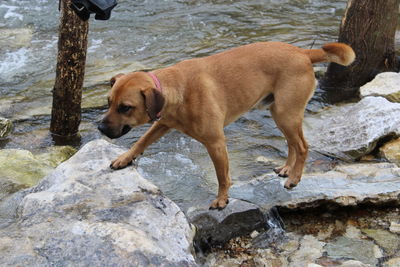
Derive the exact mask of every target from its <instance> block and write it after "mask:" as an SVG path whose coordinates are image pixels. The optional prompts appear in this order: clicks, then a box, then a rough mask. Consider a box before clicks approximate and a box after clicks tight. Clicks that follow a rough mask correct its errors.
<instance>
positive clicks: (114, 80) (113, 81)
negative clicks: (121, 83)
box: [110, 73, 125, 87]
mask: <svg viewBox="0 0 400 267" xmlns="http://www.w3.org/2000/svg"><path fill="white" fill-rule="evenodd" d="M124 75H125V74H123V73H118V74H117V75H115V76H114V77H112V78H111V79H110V85H111V87H113V85H114V83H115V82H116V81H117V80H118V79H119V78H121V77H122V76H124Z"/></svg>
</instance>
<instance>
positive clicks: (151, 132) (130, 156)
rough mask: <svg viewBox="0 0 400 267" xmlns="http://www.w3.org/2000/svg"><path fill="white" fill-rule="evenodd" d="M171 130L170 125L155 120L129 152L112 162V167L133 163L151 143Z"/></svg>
mask: <svg viewBox="0 0 400 267" xmlns="http://www.w3.org/2000/svg"><path fill="white" fill-rule="evenodd" d="M169 130H170V128H169V127H168V126H166V125H163V124H160V123H159V122H155V123H154V124H153V125H152V126H151V127H150V129H148V130H147V132H146V133H145V134H144V135H143V136H142V137H140V138H139V140H138V141H137V142H136V143H135V144H134V145H133V146H132V147H131V148H130V149H129V150H128V151H127V152H125V153H123V154H122V155H120V156H119V157H118V158H117V159H115V160H113V161H112V162H111V165H110V167H111V169H114V170H118V169H122V168H125V167H126V166H128V165H129V164H131V163H132V161H133V160H135V159H136V158H137V157H138V156H139V155H140V154H142V153H143V152H144V150H145V149H146V148H147V147H148V146H149V145H151V144H152V143H154V142H155V141H157V140H158V139H159V138H161V137H162V136H163V135H164V134H166V133H167V132H168V131H169Z"/></svg>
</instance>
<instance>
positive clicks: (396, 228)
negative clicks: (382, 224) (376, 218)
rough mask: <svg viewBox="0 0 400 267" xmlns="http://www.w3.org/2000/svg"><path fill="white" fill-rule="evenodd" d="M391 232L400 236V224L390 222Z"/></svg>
mask: <svg viewBox="0 0 400 267" xmlns="http://www.w3.org/2000/svg"><path fill="white" fill-rule="evenodd" d="M389 230H390V232H392V233H395V234H400V223H397V222H390V228H389Z"/></svg>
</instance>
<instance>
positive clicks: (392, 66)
mask: <svg viewBox="0 0 400 267" xmlns="http://www.w3.org/2000/svg"><path fill="white" fill-rule="evenodd" d="M399 2H400V0H348V2H347V8H346V12H345V14H344V17H343V19H342V23H341V25H340V32H339V42H343V43H346V44H349V45H350V46H351V47H352V48H353V49H354V52H355V53H356V61H355V62H354V63H353V64H352V65H350V66H348V67H343V66H341V65H338V64H336V63H331V64H329V66H328V70H327V72H326V74H325V76H324V77H323V78H322V80H321V88H323V89H325V90H326V91H327V92H328V94H329V93H330V97H329V98H331V101H333V102H338V101H342V100H346V99H348V98H351V97H355V96H358V92H359V87H360V86H362V85H364V84H365V83H367V82H369V81H371V80H372V79H373V78H374V77H375V76H376V75H377V74H378V73H380V72H384V71H395V70H397V69H398V66H397V59H396V56H395V48H394V41H395V33H396V25H397V19H398V12H399ZM332 97H333V99H332Z"/></svg>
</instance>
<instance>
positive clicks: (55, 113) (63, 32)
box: [50, 0, 89, 137]
mask: <svg viewBox="0 0 400 267" xmlns="http://www.w3.org/2000/svg"><path fill="white" fill-rule="evenodd" d="M70 4H71V0H61V1H60V25H59V39H58V56H57V67H56V80H55V84H54V89H53V106H52V112H51V124H50V132H51V133H52V134H54V135H56V136H64V137H71V136H76V135H77V134H78V130H79V124H80V121H81V100H82V85H83V78H84V74H85V63H86V51H87V36H88V30H89V22H88V21H83V20H81V19H80V18H79V17H78V16H77V15H76V14H75V12H74V11H73V10H72V9H71V8H70Z"/></svg>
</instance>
